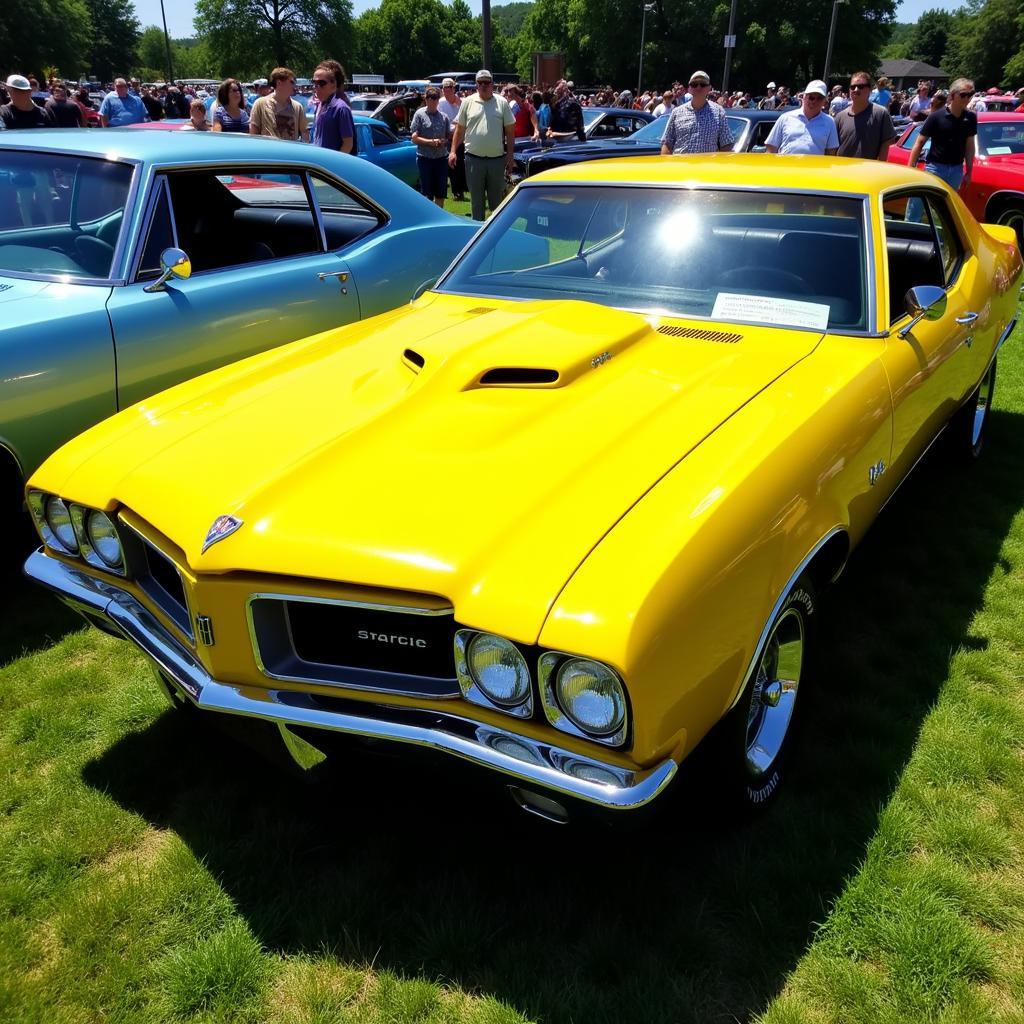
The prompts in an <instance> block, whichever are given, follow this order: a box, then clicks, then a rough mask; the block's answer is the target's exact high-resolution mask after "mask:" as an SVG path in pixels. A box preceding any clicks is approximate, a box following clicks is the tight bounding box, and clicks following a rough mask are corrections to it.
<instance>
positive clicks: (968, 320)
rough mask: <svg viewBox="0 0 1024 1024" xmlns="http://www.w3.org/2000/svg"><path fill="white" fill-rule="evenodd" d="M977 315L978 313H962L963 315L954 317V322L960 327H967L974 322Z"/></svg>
mask: <svg viewBox="0 0 1024 1024" xmlns="http://www.w3.org/2000/svg"><path fill="white" fill-rule="evenodd" d="M979 315H980V314H979V313H964V315H963V316H958V317H957V318H956V322H957V323H958V324H959V325H960V326H961V327H969V326H970V325H971V324H973V323H974V321H975V320H977V319H978V317H979Z"/></svg>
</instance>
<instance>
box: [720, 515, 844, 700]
mask: <svg viewBox="0 0 1024 1024" xmlns="http://www.w3.org/2000/svg"><path fill="white" fill-rule="evenodd" d="M845 532H846V528H845V527H842V526H833V527H832V529H831V530H829V531H828V533H826V534H825V535H824V536H823V537H822V538H821V539H820V540H819V541H818V543H817V544H815V545H814V547H813V548H811V550H810V551H808V552H807V554H806V555H805V556H804V558H803V561H801V563H800V564H799V565H798V566H797V567H796V569H795V570H794V572H793V575H792V576H790V577H789V579H788V580H787V581H786V585H785V586H784V587H783V588H782V592H781V593H780V594H779V599H778V600H777V601H776V602H775V604H774V606H773V607H772V610H771V612H770V613H769V615H768V621H767V622H766V623H765V624H764V629H762V630H761V635H760V636H759V637H758V638H757V643H756V644H755V645H754V653H753V654H752V655H751V656H750V663H749V664H748V665H747V670H746V672H744V673H743V680H742V682H741V684H740V686H739V689H738V690H737V691H736V696H735V697H733V699H732V701H731V702H730V704H729V707H728V708H727V709H726V711H727V712H728V711H732V709H733V708H734V707H736V705H737V704H738V703H739V701H740V697H742V696H743V694H744V692H745V691H746V689H747V683H748V682H750V675H751V673H752V672H753V671H754V668H755V667H756V665H757V661H758V658H759V657H760V655H761V648H762V647H764V644H765V641H766V640H767V639H768V634H769V632H770V631H771V628H772V623H773V622H774V621H775V616H776V615H778V614H779V611H780V610H781V609H782V606H783V605H784V604H785V603H786V598H787V597H789V593H790V591H791V590H792V589H793V587H794V585H795V584H796V581H797V580H798V579H799V578H800V574H801V573H802V572H803V571H804V569H806V568H807V566H809V565H810V564H811V562H812V561H813V560H814V556H815V555H816V554H817V553H818V552H819V551H820V550H821V549H822V548H823V547H824V546H825V545H826V544H827V543H828V542H829V541H830V540H831V539H832V538H833V537H835V536H836V534H839V533H845Z"/></svg>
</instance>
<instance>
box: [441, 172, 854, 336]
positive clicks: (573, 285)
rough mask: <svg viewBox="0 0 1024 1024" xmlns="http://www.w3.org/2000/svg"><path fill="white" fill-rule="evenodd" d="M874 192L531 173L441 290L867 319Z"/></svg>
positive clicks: (752, 316)
mask: <svg viewBox="0 0 1024 1024" xmlns="http://www.w3.org/2000/svg"><path fill="white" fill-rule="evenodd" d="M864 251H865V247H864V224H863V202H862V201H861V200H859V199H847V198H841V197H836V196H818V195H793V194H786V193H781V192H780V193H771V192H760V191H758V192H744V191H726V190H715V189H689V188H687V189H683V188H651V187H646V188H645V187H625V186H618V187H615V186H602V185H595V186H586V185H555V186H546V187H531V186H527V187H523V188H520V190H519V192H518V193H516V194H515V195H514V196H513V197H512V199H511V200H510V201H509V202H508V204H507V205H506V206H504V207H503V208H502V209H501V210H500V212H499V213H498V214H497V215H496V216H495V217H494V218H492V219H491V221H490V222H489V223H488V225H487V227H486V228H485V229H484V231H483V232H482V233H481V235H480V236H479V237H478V238H477V240H476V242H475V243H474V244H473V245H472V247H471V248H470V250H469V251H468V252H467V253H466V254H465V256H463V258H462V259H461V260H460V261H459V262H458V263H457V264H456V265H455V267H453V268H452V270H451V272H450V273H449V274H448V276H447V277H446V278H445V279H444V280H443V282H442V283H441V285H440V288H439V290H440V291H444V292H457V293H459V294H464V295H486V296H494V297H507V298H513V299H581V300H585V301H588V302H596V303H600V304H601V305H605V306H614V307H617V308H620V309H630V310H635V311H638V312H649V313H656V314H667V315H669V316H682V317H697V318H701V319H707V320H719V321H730V322H746V323H764V324H777V325H780V326H789V327H806V328H811V329H821V330H824V329H825V328H835V329H838V330H847V331H848V330H863V329H864V328H865V323H866V319H867V318H866V296H867V285H866V269H865V257H864Z"/></svg>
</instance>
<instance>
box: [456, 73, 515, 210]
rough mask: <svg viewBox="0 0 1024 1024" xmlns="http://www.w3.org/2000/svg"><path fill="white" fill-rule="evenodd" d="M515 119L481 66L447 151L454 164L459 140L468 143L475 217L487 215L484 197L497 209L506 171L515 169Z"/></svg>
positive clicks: (468, 177)
mask: <svg viewBox="0 0 1024 1024" xmlns="http://www.w3.org/2000/svg"><path fill="white" fill-rule="evenodd" d="M515 130H516V119H515V117H513V115H512V108H511V107H510V106H509V105H508V100H506V99H505V98H504V97H503V96H495V95H494V79H493V77H492V75H491V73H490V71H487V70H486V69H484V68H481V70H479V71H478V72H477V73H476V95H475V96H467V97H466V98H465V99H464V100H463V101H462V103H461V104H460V105H459V112H458V114H456V116H455V132H454V133H453V135H452V142H451V147H450V148H449V153H448V166H449V167H454V166H455V162H456V158H457V156H456V154H457V151H458V148H459V145H460V143H462V142H463V141H464V142H465V143H466V181H467V182H468V184H469V201H470V204H471V205H472V208H473V220H483V219H484V200H485V199H486V201H487V204H488V205H489V206H490V208H491V213H493V212H494V210H495V208H496V207H497V205H498V203H500V202H501V199H502V196H504V194H505V175H506V173H507V172H508V171H511V170H512V160H513V156H514V154H515V145H516V136H515Z"/></svg>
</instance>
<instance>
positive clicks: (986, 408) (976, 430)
mask: <svg viewBox="0 0 1024 1024" xmlns="http://www.w3.org/2000/svg"><path fill="white" fill-rule="evenodd" d="M995 389H996V360H995V359H993V360H992V364H991V365H990V366H989V368H988V369H987V370H986V371H985V376H984V377H982V379H981V383H980V384H979V385H978V386H977V387H976V388H975V389H974V392H973V393H972V394H971V397H970V398H969V399H968V400H967V401H966V402H964V404H963V405H962V406H961V407H960V409H959V410H958V411H957V412H956V413H955V414H954V416H953V419H952V420H951V421H950V424H949V435H950V442H951V444H952V448H953V454H954V456H955V457H956V458H959V459H964V460H966V461H968V462H971V461H973V460H974V459H977V458H979V457H980V456H981V453H982V451H983V450H984V447H985V438H986V437H987V436H988V424H989V420H990V419H991V417H992V397H993V395H994V394H995Z"/></svg>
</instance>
